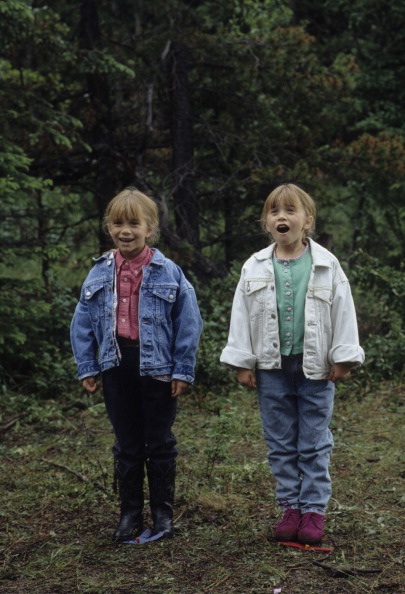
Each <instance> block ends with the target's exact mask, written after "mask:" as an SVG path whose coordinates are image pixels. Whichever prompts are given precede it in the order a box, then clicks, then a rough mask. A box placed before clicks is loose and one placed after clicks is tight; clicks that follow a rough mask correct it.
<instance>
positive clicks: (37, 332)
mask: <svg viewBox="0 0 405 594" xmlns="http://www.w3.org/2000/svg"><path fill="white" fill-rule="evenodd" d="M28 284H29V287H28V288H27V283H26V282H24V281H19V280H12V279H8V280H5V281H3V282H2V285H1V289H0V301H1V304H2V316H1V319H0V360H1V365H0V381H1V383H2V384H3V386H4V387H6V388H7V389H13V390H19V391H21V392H23V393H25V394H27V393H28V394H30V393H33V394H35V395H36V396H37V397H41V396H42V397H43V396H45V397H48V398H49V397H51V396H52V397H55V398H58V397H59V394H60V390H61V386H64V387H66V385H68V384H69V383H71V382H72V378H73V377H74V368H73V365H72V364H71V357H69V356H68V354H70V343H69V323H70V317H71V313H70V312H71V311H72V307H73V301H72V297H71V295H70V294H69V293H68V292H67V291H65V290H64V291H63V292H62V291H61V292H60V294H57V295H56V296H55V297H51V298H50V297H49V295H47V294H46V292H45V291H44V289H43V288H42V286H41V284H40V283H38V282H37V281H34V280H30V281H29V283H28ZM10 321H11V323H10Z"/></svg>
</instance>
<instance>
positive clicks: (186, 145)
mask: <svg viewBox="0 0 405 594" xmlns="http://www.w3.org/2000/svg"><path fill="white" fill-rule="evenodd" d="M187 57H188V48H187V47H186V45H184V44H183V43H179V42H175V43H169V44H168V46H167V49H166V50H165V52H164V56H163V59H164V61H165V63H166V67H167V73H168V83H169V91H170V107H171V137H172V150H173V169H174V171H173V174H174V191H173V200H174V212H175V222H176V229H177V232H178V234H179V236H180V237H182V238H184V239H185V240H186V241H188V242H189V243H190V244H191V245H192V246H194V247H196V248H199V246H200V231H199V215H200V208H199V202H198V198H197V195H196V189H195V171H194V147H193V130H192V129H193V126H192V111H191V104H190V94H189V85H188V63H187Z"/></svg>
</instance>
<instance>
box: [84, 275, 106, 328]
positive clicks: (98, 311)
mask: <svg viewBox="0 0 405 594" xmlns="http://www.w3.org/2000/svg"><path fill="white" fill-rule="evenodd" d="M104 287H105V285H104V283H103V281H102V280H99V281H94V282H92V283H89V284H88V285H86V286H85V287H84V288H83V298H84V301H85V302H86V303H87V307H88V309H89V314H90V316H91V319H92V320H94V321H97V320H98V319H99V318H102V317H104V311H105V303H104Z"/></svg>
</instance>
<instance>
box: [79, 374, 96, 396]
mask: <svg viewBox="0 0 405 594" xmlns="http://www.w3.org/2000/svg"><path fill="white" fill-rule="evenodd" d="M82 386H83V388H84V389H85V390H86V392H89V393H90V394H94V392H97V390H98V384H97V380H96V378H95V377H85V378H84V380H83V381H82Z"/></svg>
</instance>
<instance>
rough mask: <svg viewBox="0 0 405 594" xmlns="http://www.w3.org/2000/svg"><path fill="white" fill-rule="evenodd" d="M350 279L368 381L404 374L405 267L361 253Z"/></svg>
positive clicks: (353, 263)
mask: <svg viewBox="0 0 405 594" xmlns="http://www.w3.org/2000/svg"><path fill="white" fill-rule="evenodd" d="M350 278H351V282H352V288H353V293H354V298H355V301H356V308H357V314H358V320H359V332H360V340H361V343H362V346H363V348H364V350H365V352H366V363H365V366H364V371H363V375H364V376H365V379H366V380H367V381H370V380H372V381H374V382H375V381H381V380H384V379H395V378H396V376H399V375H402V374H403V373H404V361H405V331H404V314H405V274H404V264H403V263H402V264H401V266H400V267H399V269H398V268H393V267H392V266H388V265H386V264H381V262H380V261H379V260H378V259H377V258H374V257H371V256H369V255H367V254H366V253H365V252H363V251H362V250H360V251H358V252H357V253H356V254H355V255H354V257H353V260H352V265H351V269H350Z"/></svg>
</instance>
